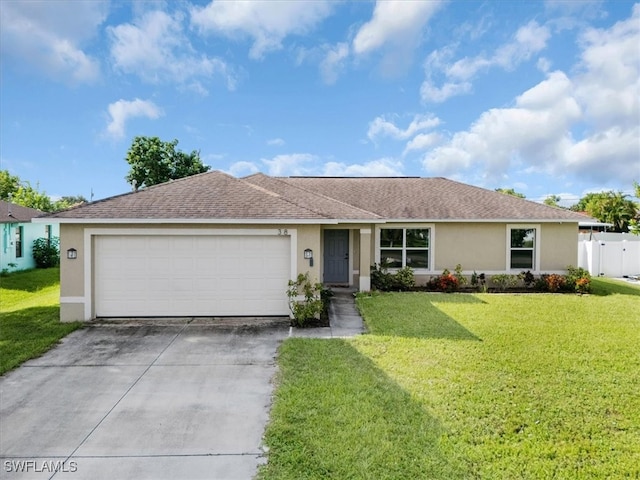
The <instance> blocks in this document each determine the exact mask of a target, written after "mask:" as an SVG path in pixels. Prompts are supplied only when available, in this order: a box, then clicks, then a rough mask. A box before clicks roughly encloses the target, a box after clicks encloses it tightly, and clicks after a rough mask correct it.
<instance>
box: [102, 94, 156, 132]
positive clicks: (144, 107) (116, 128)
mask: <svg viewBox="0 0 640 480" xmlns="http://www.w3.org/2000/svg"><path fill="white" fill-rule="evenodd" d="M108 111H109V116H110V117H111V120H110V121H109V124H108V125H107V130H106V133H107V135H108V136H110V137H113V138H116V139H120V138H122V137H124V135H125V131H124V130H125V124H126V123H127V121H128V120H129V119H130V118H134V117H146V118H150V119H152V120H154V119H157V118H159V117H161V116H162V115H163V113H162V110H161V109H160V108H159V107H158V106H157V105H156V104H155V103H153V102H150V101H148V100H140V99H139V98H136V99H135V100H122V99H121V100H118V101H117V102H114V103H111V104H109V107H108Z"/></svg>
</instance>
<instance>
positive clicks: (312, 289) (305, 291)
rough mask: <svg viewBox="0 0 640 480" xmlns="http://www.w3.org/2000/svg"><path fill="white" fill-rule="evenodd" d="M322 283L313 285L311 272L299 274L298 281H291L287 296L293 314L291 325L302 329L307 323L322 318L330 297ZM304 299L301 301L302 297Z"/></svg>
mask: <svg viewBox="0 0 640 480" xmlns="http://www.w3.org/2000/svg"><path fill="white" fill-rule="evenodd" d="M323 290H324V288H323V286H322V284H321V283H311V280H310V279H309V272H307V273H305V274H302V273H301V274H299V275H298V278H297V279H296V280H289V288H288V289H287V296H288V297H289V309H290V310H291V313H292V314H293V320H292V321H291V323H292V324H293V325H294V326H297V327H302V326H303V325H304V324H305V322H307V321H308V320H312V319H318V318H320V315H321V313H322V310H323V309H324V305H325V301H326V299H327V297H328V296H329V295H328V293H326V292H325V293H324V300H325V301H323ZM301 296H302V297H303V299H302V300H300V297H301Z"/></svg>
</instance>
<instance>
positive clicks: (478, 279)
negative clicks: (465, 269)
mask: <svg viewBox="0 0 640 480" xmlns="http://www.w3.org/2000/svg"><path fill="white" fill-rule="evenodd" d="M471 286H473V287H476V288H480V289H481V290H482V291H483V292H486V291H487V277H486V276H485V274H484V273H480V274H478V273H476V272H475V270H474V271H473V274H472V275H471Z"/></svg>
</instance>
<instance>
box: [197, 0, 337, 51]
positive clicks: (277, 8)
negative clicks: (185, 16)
mask: <svg viewBox="0 0 640 480" xmlns="http://www.w3.org/2000/svg"><path fill="white" fill-rule="evenodd" d="M333 6H334V4H333V2H330V1H304V2H301V1H297V2H272V1H233V2H229V1H218V0H213V1H212V2H211V3H209V5H207V6H205V7H199V6H196V7H193V8H191V23H192V24H193V25H194V26H195V27H197V28H198V29H199V30H200V31H201V32H204V33H208V32H212V33H217V34H221V35H224V36H226V37H230V38H237V37H250V38H252V39H253V45H252V46H251V50H250V51H249V56H250V57H251V58H253V59H261V58H263V57H264V56H265V54H266V53H268V52H270V51H274V50H278V49H280V48H282V42H283V40H284V39H285V38H286V37H287V36H289V35H303V34H305V33H308V32H309V31H311V30H312V29H313V28H314V27H315V26H316V25H317V24H318V23H320V22H321V21H322V20H324V19H325V18H327V17H328V16H329V15H330V14H331V11H332V9H333Z"/></svg>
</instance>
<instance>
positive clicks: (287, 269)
mask: <svg viewBox="0 0 640 480" xmlns="http://www.w3.org/2000/svg"><path fill="white" fill-rule="evenodd" d="M581 220H585V217H584V216H583V215H581V214H578V213H574V212H570V211H567V210H563V209H559V208H553V207H549V206H546V205H542V204H538V203H534V202H530V201H527V200H524V199H520V198H516V197H513V196H509V195H504V194H501V193H497V192H494V191H489V190H485V189H482V188H477V187H473V186H470V185H465V184H462V183H458V182H454V181H451V180H447V179H444V178H329V177H289V178H281V177H277V178H276V177H269V176H267V175H263V174H255V175H251V176H249V177H245V178H235V177H232V176H229V175H227V174H224V173H222V172H208V173H203V174H200V175H195V176H192V177H188V178H184V179H181V180H176V181H172V182H168V183H165V184H162V185H156V186H153V187H150V188H145V189H143V190H140V191H137V192H131V193H127V194H124V195H119V196H116V197H111V198H107V199H104V200H100V201H96V202H93V203H89V204H84V205H82V206H79V207H76V208H72V209H70V210H66V211H64V212H59V213H56V214H53V215H51V216H49V217H47V218H46V219H40V221H46V222H52V221H56V222H59V223H60V238H61V247H60V248H61V257H62V258H61V297H60V303H61V305H60V306H61V308H60V316H61V320H63V321H71V320H90V319H94V318H101V317H139V316H143V317H144V316H153V317H159V316H160V317H161V316H167V317H171V316H264V315H274V316H279V315H288V314H289V309H288V304H287V296H286V294H285V291H286V288H287V282H288V281H289V279H292V278H295V277H296V276H297V275H298V274H299V273H306V272H309V274H310V276H311V278H312V279H314V280H317V281H320V282H323V283H325V284H328V285H349V286H352V287H354V288H356V289H358V290H360V291H367V290H369V289H370V267H371V266H372V265H374V264H380V263H381V262H385V263H387V264H388V265H389V267H390V269H391V270H393V269H394V268H399V267H403V266H410V267H412V268H413V269H414V273H415V276H416V280H417V281H418V282H419V283H424V282H426V281H427V280H428V279H429V278H430V277H431V276H433V275H437V274H439V273H441V272H442V270H443V269H445V268H448V269H453V268H454V267H455V266H456V265H457V264H461V265H462V267H463V271H464V273H466V274H469V275H470V274H471V273H473V272H474V271H476V272H478V273H481V272H482V273H485V274H487V275H492V274H497V273H519V272H521V271H523V270H530V271H532V272H533V273H554V272H555V273H562V272H565V271H566V267H567V266H568V265H576V264H577V255H578V252H577V248H578V245H577V241H576V238H577V233H578V222H580V221H581ZM72 257H75V258H72Z"/></svg>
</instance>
